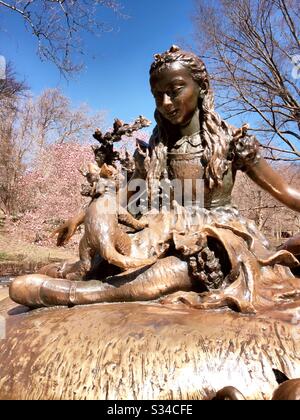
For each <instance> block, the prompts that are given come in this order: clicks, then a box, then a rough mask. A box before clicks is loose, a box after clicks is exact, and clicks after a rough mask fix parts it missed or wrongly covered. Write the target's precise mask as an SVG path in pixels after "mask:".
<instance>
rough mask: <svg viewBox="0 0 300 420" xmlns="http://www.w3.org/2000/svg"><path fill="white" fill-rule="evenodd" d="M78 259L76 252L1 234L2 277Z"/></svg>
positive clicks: (0, 261)
mask: <svg viewBox="0 0 300 420" xmlns="http://www.w3.org/2000/svg"><path fill="white" fill-rule="evenodd" d="M73 258H76V252H74V251H72V250H68V249H64V248H58V247H42V246H39V245H36V244H32V243H27V242H25V241H23V240H21V239H19V238H16V237H14V236H10V235H8V234H6V233H0V276H4V275H13V274H22V273H24V272H32V271H35V269H36V268H37V267H41V266H43V265H46V264H48V263H50V262H56V261H63V260H67V259H73Z"/></svg>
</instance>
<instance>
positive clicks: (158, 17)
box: [0, 0, 193, 125]
mask: <svg viewBox="0 0 300 420" xmlns="http://www.w3.org/2000/svg"><path fill="white" fill-rule="evenodd" d="M120 3H121V4H122V5H123V6H124V10H123V12H124V13H125V14H127V15H129V18H128V19H121V18H119V17H116V16H115V15H114V14H113V13H112V12H111V11H104V13H103V14H102V16H103V19H104V20H105V21H106V22H108V23H110V24H111V25H112V26H113V27H114V30H113V31H112V32H109V33H104V34H102V35H101V37H93V36H86V37H85V38H86V39H85V41H86V47H87V54H86V56H85V57H83V59H84V63H85V69H84V70H83V72H82V73H80V74H79V75H78V76H76V78H75V79H73V80H71V81H68V82H66V81H65V80H64V79H63V78H62V77H61V76H60V74H59V71H58V70H57V69H56V68H55V67H54V66H53V65H52V64H51V63H48V62H44V63H42V62H41V61H40V60H39V59H38V57H37V55H36V42H35V39H34V38H33V37H32V36H31V35H30V34H29V33H28V32H27V31H26V30H25V28H24V25H23V21H22V19H21V18H20V17H19V16H17V15H15V14H13V13H3V11H2V16H1V15H0V28H1V29H3V28H4V29H5V30H4V31H3V30H2V31H0V55H4V56H5V57H6V59H7V60H9V61H11V62H12V63H13V64H14V66H15V69H16V72H17V74H18V76H19V77H20V78H23V77H24V78H25V80H26V81H27V84H28V85H29V86H30V88H31V90H32V92H33V93H34V94H39V93H40V92H41V91H42V90H43V89H45V88H49V87H59V88H61V89H62V91H63V92H64V94H65V95H67V96H69V97H70V98H71V100H72V102H73V104H74V105H75V106H77V105H78V104H79V103H81V102H85V103H87V104H88V105H89V106H90V107H91V108H92V109H93V110H95V111H96V110H106V111H107V124H108V125H111V123H112V121H113V119H114V117H118V118H121V119H123V120H125V121H132V120H133V119H134V118H135V117H137V116H138V115H139V114H143V115H145V116H146V117H147V118H149V119H151V120H152V121H153V111H154V101H153V98H152V95H151V92H150V88H149V82H148V71H149V66H150V63H151V62H152V58H153V55H154V54H155V53H158V52H162V51H165V50H166V49H168V48H169V47H170V46H171V45H172V44H174V43H176V44H179V45H182V43H183V41H184V42H186V43H189V44H191V43H192V32H193V28H192V22H191V16H192V11H193V0H120Z"/></svg>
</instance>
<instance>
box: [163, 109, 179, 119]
mask: <svg viewBox="0 0 300 420" xmlns="http://www.w3.org/2000/svg"><path fill="white" fill-rule="evenodd" d="M177 113H178V111H177V109H174V110H173V111H171V112H166V113H165V115H166V117H167V118H170V119H171V118H175V117H176V116H177Z"/></svg>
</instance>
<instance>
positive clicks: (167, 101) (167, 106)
mask: <svg viewBox="0 0 300 420" xmlns="http://www.w3.org/2000/svg"><path fill="white" fill-rule="evenodd" d="M162 106H163V108H164V109H165V110H167V111H168V110H169V109H170V108H171V107H172V101H171V97H170V96H169V95H168V94H167V93H164V94H163V98H162Z"/></svg>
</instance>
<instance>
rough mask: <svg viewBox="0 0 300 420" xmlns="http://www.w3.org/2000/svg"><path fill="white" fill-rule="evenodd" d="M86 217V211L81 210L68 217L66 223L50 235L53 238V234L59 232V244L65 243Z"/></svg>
mask: <svg viewBox="0 0 300 420" xmlns="http://www.w3.org/2000/svg"><path fill="white" fill-rule="evenodd" d="M84 218H85V211H81V212H80V213H79V214H77V215H76V216H73V217H72V218H71V219H68V220H67V221H66V222H65V223H63V224H62V225H61V226H59V227H58V228H57V229H55V231H54V232H53V233H52V234H51V236H50V237H51V238H53V236H55V235H56V234H58V236H57V241H56V244H57V246H62V245H65V244H66V243H67V242H68V241H69V240H70V238H71V237H72V236H73V235H74V233H75V232H76V230H77V228H78V226H80V225H81V224H82V223H83V222H84Z"/></svg>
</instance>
